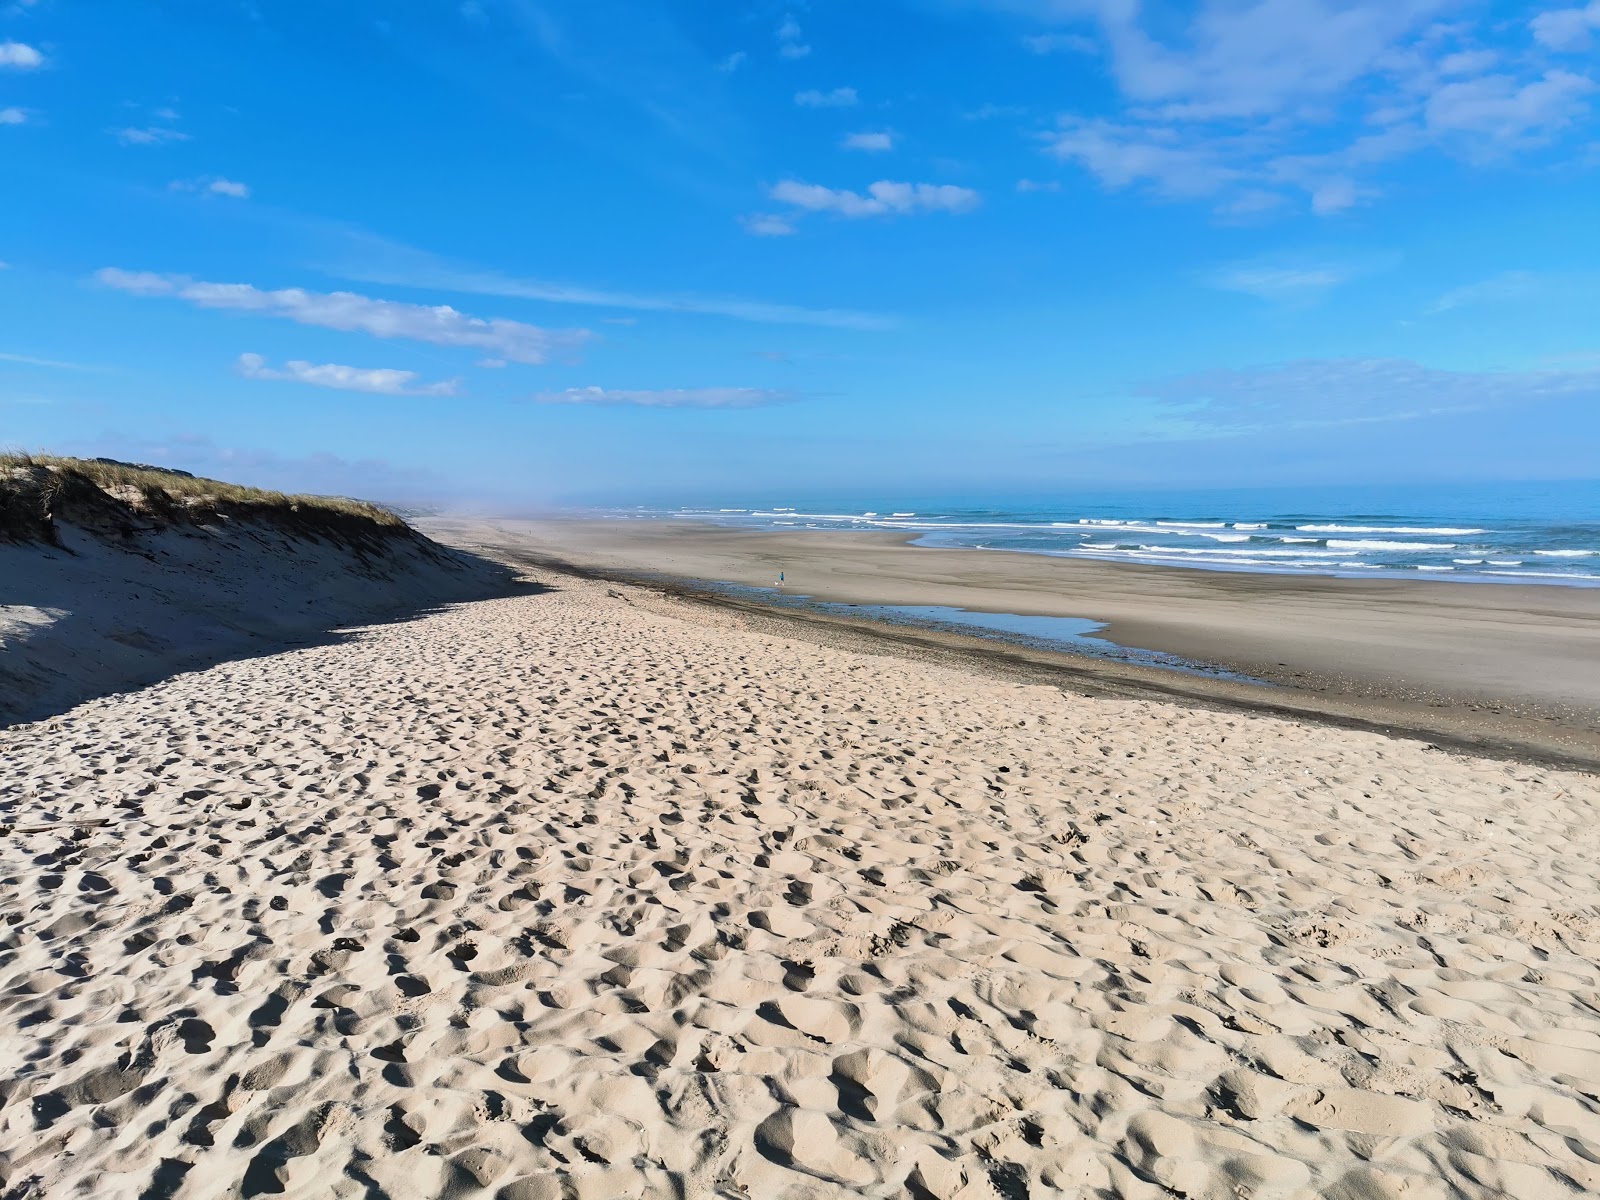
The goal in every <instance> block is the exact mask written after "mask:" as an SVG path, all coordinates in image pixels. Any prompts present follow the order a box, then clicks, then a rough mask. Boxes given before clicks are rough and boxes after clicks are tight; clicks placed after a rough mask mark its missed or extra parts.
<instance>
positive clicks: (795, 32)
mask: <svg viewBox="0 0 1600 1200" xmlns="http://www.w3.org/2000/svg"><path fill="white" fill-rule="evenodd" d="M777 36H778V53H779V54H781V55H782V56H783V57H784V58H805V57H806V56H807V55H808V54H810V53H811V47H810V46H808V45H807V44H806V42H805V40H804V37H803V35H802V34H801V32H800V22H799V21H796V20H795V19H794V14H793V13H789V14H786V15H785V16H784V18H783V20H782V22H780V23H779V25H778V34H777Z"/></svg>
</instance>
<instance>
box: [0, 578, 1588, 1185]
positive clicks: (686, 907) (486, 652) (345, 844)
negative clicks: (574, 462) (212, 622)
mask: <svg viewBox="0 0 1600 1200" xmlns="http://www.w3.org/2000/svg"><path fill="white" fill-rule="evenodd" d="M557 582H558V585H559V590H558V591H555V592H551V593H548V594H545V595H538V596H524V597H518V598H511V599H502V600H493V601H487V602H483V603H479V604H473V605H464V606H460V607H457V608H453V609H450V610H446V611H443V612H439V613H436V614H432V615H429V616H427V617H425V618H423V619H420V620H417V621H412V622H407V623H404V624H398V625H388V626H384V627H381V628H375V629H372V630H369V631H367V632H364V633H362V634H360V635H359V636H357V637H356V638H355V639H354V640H351V641H349V642H346V643H344V644H332V645H319V646H313V647H310V648H306V649H301V650H297V651H294V652H291V653H286V654H281V655H276V656H272V657H263V658H256V659H250V660H246V661H239V662H232V663H227V664H224V665H220V666H216V667H213V668H211V669H209V670H206V671H203V672H198V673H194V674H190V675H185V676H182V677H179V678H175V679H171V680H168V681H166V682H164V683H162V684H159V685H157V686H155V687H152V688H150V689H148V690H146V691H143V692H139V693H135V694H129V695H124V696H117V697H112V698H108V699H102V700H98V701H94V702H91V703H89V704H86V705H83V706H81V707H79V708H77V709H75V710H73V711H72V712H71V713H69V714H67V715H65V716H62V717H60V718H58V719H55V720H52V721H50V722H47V723H41V724H36V725H31V726H22V727H18V728H14V729H12V730H8V731H0V754H3V756H4V759H5V761H6V763H7V765H8V771H7V772H6V774H5V776H4V779H3V781H0V813H3V814H4V815H3V819H4V821H5V822H7V823H8V824H9V825H10V826H11V829H10V832H9V833H8V834H7V835H6V836H5V837H4V838H3V839H0V895H3V897H4V905H3V911H4V914H5V922H6V923H5V925H4V927H3V929H4V932H3V935H0V937H3V940H0V1061H4V1062H5V1063H6V1064H7V1065H8V1072H7V1077H6V1078H5V1079H4V1081H3V1082H0V1161H3V1172H4V1180H5V1183H4V1185H3V1186H4V1187H5V1189H6V1192H5V1194H6V1195H10V1196H51V1197H65V1196H94V1197H128V1198H130V1200H132V1198H134V1197H141V1196H177V1197H195V1198H199V1197H206V1198H209V1197H219V1196H254V1195H268V1194H277V1195H285V1196H290V1197H312V1196H319V1197H320V1196H329V1195H335V1196H351V1197H355V1196H362V1197H388V1198H392V1200H400V1198H403V1197H422V1196H443V1195H449V1196H463V1197H478V1196H482V1197H497V1198H502V1200H529V1198H534V1197H539V1198H544V1197H552V1198H553V1197H558V1196H563V1197H572V1196H576V1197H584V1198H590V1197H593V1198H599V1197H617V1196H652V1197H654V1196H662V1197H668V1196H684V1197H708V1196H719V1197H763V1198H765V1197H787V1198H800V1197H832V1196H857V1195H864V1196H879V1197H902V1196H911V1197H916V1198H918V1200H923V1198H926V1197H938V1198H939V1200H954V1198H957V1197H960V1198H962V1200H977V1198H992V1197H1002V1198H1005V1200H1014V1198H1018V1197H1035V1198H1037V1197H1043V1196H1047V1195H1066V1196H1084V1197H1111V1196H1118V1197H1152V1198H1153V1197H1169V1196H1188V1197H1215V1198H1218V1200H1223V1198H1226V1200H1239V1198H1241V1197H1250V1198H1265V1197H1328V1198H1330V1200H1355V1198H1358V1197H1359V1198H1384V1197H1407V1198H1408V1200H1414V1198H1417V1197H1440V1196H1458V1195H1459V1196H1473V1197H1490V1196H1514V1197H1552V1196H1564V1195H1580V1194H1592V1193H1593V1192H1594V1191H1595V1190H1597V1189H1600V991H1597V987H1600V966H1597V963H1596V957H1597V955H1600V913H1597V910H1596V907H1595V898H1596V896H1597V895H1600V887H1597V879H1596V874H1597V872H1600V853H1597V851H1600V845H1597V841H1600V836H1597V833H1596V828H1597V823H1596V820H1595V817H1596V801H1597V799H1600V788H1597V782H1596V780H1595V778H1593V777H1590V776H1583V775H1578V774H1571V773H1560V772H1555V771H1550V770H1544V769H1536V768H1528V767H1519V766H1515V765H1508V764H1506V763H1503V762H1489V761H1483V760H1473V759H1465V758H1457V757H1453V756H1450V755H1446V754H1443V753H1439V752H1435V751H1430V750H1428V749H1426V748H1425V747H1424V746H1422V745H1421V744H1418V743H1409V742H1395V741H1390V740H1387V739H1384V738H1382V737H1380V736H1377V735H1371V734H1363V733H1356V732H1349V731H1340V730H1327V729H1319V728H1316V727H1310V726H1305V725H1300V724H1295V723H1291V722H1286V721H1281V720H1275V719H1269V718H1261V717H1255V718H1252V717H1243V716H1237V715H1231V714H1224V713H1217V712H1208V711H1194V710H1184V709H1180V708H1177V707H1173V706H1169V705H1163V704H1159V703H1154V702H1149V701H1132V700H1130V701H1115V700H1090V699H1083V698H1078V697H1072V696H1067V695H1063V694H1061V693H1059V692H1057V691H1054V690H1052V689H1047V688H1042V687H1024V686H1019V685H1009V684H998V683H995V682H993V681H986V680H983V679H978V678H974V677H970V676H966V675H962V674H958V673H955V672H953V671H950V670H947V669H943V668H938V667H932V666H928V665H924V664H919V663H914V662H908V661H904V660H901V659H896V658H891V657H868V656H863V655H856V654H850V653H846V652H843V651H838V650H823V649H818V648H817V647H815V646H810V645H804V644H800V643H795V642H788V641H784V640H781V639H778V638H774V637H771V636H767V635H763V634H760V633H757V632H752V631H749V630H744V629H740V628H737V627H729V626H728V625H727V620H728V619H727V618H726V617H724V616H719V615H717V614H707V613H706V612H705V611H704V610H702V609H700V608H698V607H696V606H693V605H688V604H675V603H671V602H667V601H662V600H658V599H654V598H652V597H650V596H649V595H648V594H646V593H644V592H639V591H631V590H623V591H615V590H612V591H609V592H608V589H607V588H606V587H605V586H604V585H596V584H591V583H586V582H583V581H579V580H559V581H557ZM719 622H720V624H719Z"/></svg>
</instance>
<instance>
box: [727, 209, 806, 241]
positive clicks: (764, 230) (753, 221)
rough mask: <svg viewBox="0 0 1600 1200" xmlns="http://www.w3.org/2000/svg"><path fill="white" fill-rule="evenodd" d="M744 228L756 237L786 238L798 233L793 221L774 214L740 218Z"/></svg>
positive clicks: (758, 214) (757, 214) (759, 214)
mask: <svg viewBox="0 0 1600 1200" xmlns="http://www.w3.org/2000/svg"><path fill="white" fill-rule="evenodd" d="M740 221H741V222H742V223H743V224H744V227H745V228H746V229H747V230H749V231H750V232H751V233H753V234H755V235H756V237H788V236H789V235H790V234H793V233H798V232H799V230H798V229H796V228H795V224H794V222H793V221H791V220H789V219H788V218H787V217H780V216H778V215H776V214H775V213H755V214H753V215H751V216H748V217H741V218H740Z"/></svg>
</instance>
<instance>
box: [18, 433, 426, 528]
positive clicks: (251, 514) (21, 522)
mask: <svg viewBox="0 0 1600 1200" xmlns="http://www.w3.org/2000/svg"><path fill="white" fill-rule="evenodd" d="M223 519H245V520H256V521H267V522H271V523H273V524H278V525H286V526H293V527H296V528H299V529H302V530H305V531H306V532H313V533H315V532H319V531H320V532H328V533H334V534H336V535H342V536H345V537H351V536H360V535H362V534H367V535H372V534H378V533H391V532H399V531H401V530H408V529H409V528H410V527H409V526H408V525H407V524H406V523H405V521H404V520H402V519H401V518H400V517H399V516H398V515H397V514H395V513H393V512H390V511H389V510H388V509H386V508H383V507H382V506H380V505H377V504H370V503H368V502H367V501H365V500H351V499H347V498H345V497H342V496H303V495H289V494H287V493H284V492H273V491H266V490H264V489H261V488H252V487H244V486H242V485H240V484H236V483H224V482H222V481H220V480H216V479H202V478H200V477H198V476H194V475H187V474H184V473H182V472H176V471H165V470H162V469H160V468H159V467H145V466H139V465H134V464H129V463H121V462H114V461H111V460H106V459H86V458H63V457H59V456H57V455H51V454H0V539H3V540H9V541H37V540H44V541H51V542H53V541H55V540H56V538H55V532H54V530H55V524H56V522H57V521H58V520H69V521H76V522H78V523H82V524H88V525H91V526H94V527H97V528H112V529H118V528H120V530H121V531H122V532H130V531H131V530H133V529H135V528H137V527H139V526H140V525H148V524H154V525H167V524H176V523H190V524H197V525H203V524H210V523H213V522H215V521H218V520H223Z"/></svg>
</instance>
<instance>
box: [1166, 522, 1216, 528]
mask: <svg viewBox="0 0 1600 1200" xmlns="http://www.w3.org/2000/svg"><path fill="white" fill-rule="evenodd" d="M1156 524H1157V525H1162V526H1166V527H1167V528H1169V529H1224V528H1226V527H1227V524H1228V523H1227V522H1226V521H1157V522H1156Z"/></svg>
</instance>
